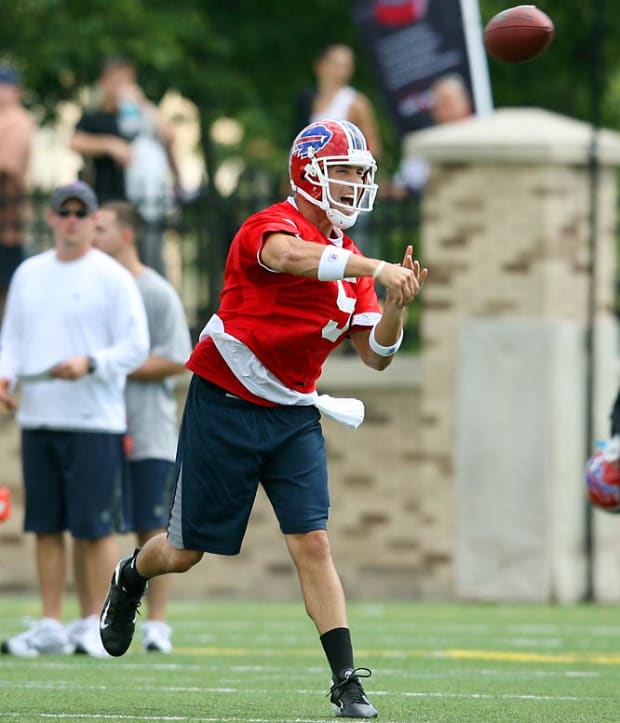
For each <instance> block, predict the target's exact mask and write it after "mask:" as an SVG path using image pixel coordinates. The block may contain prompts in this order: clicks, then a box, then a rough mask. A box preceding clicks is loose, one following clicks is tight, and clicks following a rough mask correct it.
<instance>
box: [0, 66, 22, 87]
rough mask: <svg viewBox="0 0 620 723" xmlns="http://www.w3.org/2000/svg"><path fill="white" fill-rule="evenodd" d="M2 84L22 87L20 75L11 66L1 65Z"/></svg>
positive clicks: (0, 78) (0, 77)
mask: <svg viewBox="0 0 620 723" xmlns="http://www.w3.org/2000/svg"><path fill="white" fill-rule="evenodd" d="M0 83H4V84H5V85H21V79H20V77H19V73H18V72H17V70H15V68H13V67H11V66H10V65H0Z"/></svg>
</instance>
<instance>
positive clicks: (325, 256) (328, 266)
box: [316, 246, 351, 281]
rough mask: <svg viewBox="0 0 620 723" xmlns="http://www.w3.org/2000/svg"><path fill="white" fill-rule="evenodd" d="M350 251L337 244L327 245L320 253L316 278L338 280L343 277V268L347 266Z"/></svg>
mask: <svg viewBox="0 0 620 723" xmlns="http://www.w3.org/2000/svg"><path fill="white" fill-rule="evenodd" d="M350 256H351V251H348V250H347V249H341V248H339V247H338V246H328V247H327V248H326V249H325V251H323V253H322V254H321V258H320V259H319V268H318V270H317V275H316V276H317V279H318V280H319V281H338V279H344V270H345V268H346V266H347V262H348V260H349V257H350Z"/></svg>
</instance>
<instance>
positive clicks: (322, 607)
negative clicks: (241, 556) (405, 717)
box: [285, 530, 377, 718]
mask: <svg viewBox="0 0 620 723" xmlns="http://www.w3.org/2000/svg"><path fill="white" fill-rule="evenodd" d="M285 537H286V544H287V545H288V549H289V551H290V553H291V557H292V558H293V562H294V563H295V566H296V568H297V574H298V575H299V581H300V583H301V590H302V593H303V597H304V602H305V604H306V610H307V612H308V615H309V616H310V618H311V619H312V620H313V621H314V624H315V625H316V628H317V630H318V632H319V635H320V638H321V644H322V645H323V650H324V651H325V655H326V657H327V661H328V663H329V666H330V668H331V671H332V681H333V685H332V687H331V688H330V691H329V696H330V701H331V702H332V704H333V705H334V707H335V708H336V709H337V710H338V712H339V715H340V716H344V717H346V718H376V717H377V710H376V708H375V707H374V706H373V705H372V703H371V702H370V701H369V700H368V698H367V697H366V694H365V693H364V689H363V687H362V684H361V682H360V680H359V678H360V676H361V677H368V676H369V675H370V671H369V670H368V669H366V668H355V666H354V663H353V647H352V644H351V634H350V630H349V624H348V619H347V608H346V601H345V595H344V591H343V589H342V584H341V582H340V578H339V577H338V573H337V572H336V568H335V566H334V562H333V560H332V556H331V551H330V546H329V539H328V537H327V532H325V530H316V531H315V532H306V533H305V534H302V535H286V536H285ZM366 672H367V673H368V675H365V673H366Z"/></svg>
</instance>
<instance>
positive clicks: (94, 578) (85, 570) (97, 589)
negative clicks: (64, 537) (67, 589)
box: [73, 535, 118, 618]
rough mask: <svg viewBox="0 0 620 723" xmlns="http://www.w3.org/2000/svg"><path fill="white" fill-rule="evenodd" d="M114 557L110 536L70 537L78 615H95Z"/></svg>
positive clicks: (85, 616)
mask: <svg viewBox="0 0 620 723" xmlns="http://www.w3.org/2000/svg"><path fill="white" fill-rule="evenodd" d="M117 559H118V545H117V544H116V538H115V537H114V535H106V536H105V537H99V538H97V539H94V540H90V539H86V538H74V540H73V569H74V575H75V589H76V592H77V595H78V602H79V606H80V617H82V618H87V617H89V616H91V615H99V611H100V610H101V607H102V605H103V601H104V600H105V596H106V593H107V591H108V585H109V582H110V578H111V577H112V572H113V571H114V565H115V564H116V561H117Z"/></svg>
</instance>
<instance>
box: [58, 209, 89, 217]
mask: <svg viewBox="0 0 620 723" xmlns="http://www.w3.org/2000/svg"><path fill="white" fill-rule="evenodd" d="M56 213H57V214H58V215H59V216H62V218H69V216H75V217H76V218H86V216H88V211H82V210H80V211H70V210H69V209H68V208H61V209H60V211H56Z"/></svg>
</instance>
